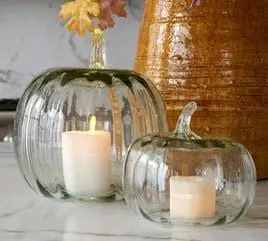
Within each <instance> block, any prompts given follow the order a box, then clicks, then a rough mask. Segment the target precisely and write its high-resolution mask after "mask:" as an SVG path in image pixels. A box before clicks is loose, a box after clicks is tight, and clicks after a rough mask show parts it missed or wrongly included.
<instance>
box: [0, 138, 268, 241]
mask: <svg viewBox="0 0 268 241" xmlns="http://www.w3.org/2000/svg"><path fill="white" fill-rule="evenodd" d="M267 190H268V182H260V183H258V186H257V197H256V200H255V203H254V205H253V207H252V209H251V210H250V212H249V214H248V216H247V217H245V218H244V219H243V220H242V221H240V222H238V223H235V224H232V225H229V226H221V227H209V228H202V227H181V228H177V229H170V228H164V227H161V226H158V225H155V224H152V223H150V222H147V221H145V220H142V219H139V218H137V217H136V216H135V215H134V214H132V213H131V212H130V211H129V209H128V208H127V207H126V205H125V203H124V202H118V203H111V204H93V203H91V204H73V203H61V202H56V201H53V200H48V199H45V198H42V197H40V196H39V195H37V194H35V193H34V192H32V191H31V190H30V189H29V188H28V186H27V185H26V184H25V181H24V180H23V178H22V177H21V175H20V173H19V171H18V168H17V165H16V161H15V156H14V153H13V147H12V145H11V144H8V143H1V144H0V193H1V198H0V240H1V241H16V240H20V241H106V240H111V241H120V240H122V241H146V240H148V241H150V240H155V241H158V240H159V241H161V240H163V241H226V240H228V241H266V240H268V192H267Z"/></svg>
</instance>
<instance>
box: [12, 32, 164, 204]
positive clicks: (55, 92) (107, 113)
mask: <svg viewBox="0 0 268 241" xmlns="http://www.w3.org/2000/svg"><path fill="white" fill-rule="evenodd" d="M93 44H94V48H93V51H92V56H91V64H90V68H89V69H70V68H68V69H49V70H47V71H45V72H44V73H42V74H41V75H40V76H38V77H37V78H35V79H34V80H33V81H32V83H31V84H30V85H29V87H28V88H27V89H26V91H25V93H24V94H23V96H22V98H21V99H20V102H19V104H18V108H17V113H16V118H15V131H14V132H15V133H14V145H15V152H16V156H17V160H18V164H19V168H20V171H21V172H22V174H23V176H24V178H25V180H26V181H27V183H28V184H29V185H30V187H31V188H32V189H33V190H34V191H36V192H41V193H42V194H43V195H44V196H46V197H50V198H57V199H67V200H77V199H79V200H84V201H89V200H100V201H105V200H114V199H115V198H117V197H118V198H120V194H121V190H122V168H123V161H122V160H123V158H124V157H125V155H126V152H127V151H126V150H127V148H128V147H129V145H130V144H131V142H132V141H133V140H134V139H135V138H137V137H139V136H142V135H144V134H146V133H148V132H155V133H162V132H165V131H166V130H167V121H166V115H165V109H164V105H163V102H162V99H161V97H160V94H159V93H158V91H157V89H156V88H155V86H154V85H153V84H152V83H151V81H150V80H148V79H147V78H145V77H142V76H140V75H138V74H137V73H135V72H133V71H129V70H115V69H108V68H107V63H106V53H105V43H104V37H103V33H102V32H101V31H96V32H95V33H94V37H93ZM116 194H119V196H116Z"/></svg>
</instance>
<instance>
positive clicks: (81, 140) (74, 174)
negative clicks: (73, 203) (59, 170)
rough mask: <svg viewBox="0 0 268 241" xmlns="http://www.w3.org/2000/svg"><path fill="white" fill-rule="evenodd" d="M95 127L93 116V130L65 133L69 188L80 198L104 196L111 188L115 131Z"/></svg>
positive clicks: (66, 168)
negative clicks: (112, 144) (112, 140)
mask: <svg viewBox="0 0 268 241" xmlns="http://www.w3.org/2000/svg"><path fill="white" fill-rule="evenodd" d="M95 127H96V117H95V116H92V117H91V119H90V131H67V132H63V133H62V158H63V174H64V181H65V188H66V191H67V192H68V193H69V194H71V195H74V196H76V197H97V196H101V195H103V194H105V193H107V192H109V190H110V187H111V176H112V174H111V134H110V132H107V131H96V130H95Z"/></svg>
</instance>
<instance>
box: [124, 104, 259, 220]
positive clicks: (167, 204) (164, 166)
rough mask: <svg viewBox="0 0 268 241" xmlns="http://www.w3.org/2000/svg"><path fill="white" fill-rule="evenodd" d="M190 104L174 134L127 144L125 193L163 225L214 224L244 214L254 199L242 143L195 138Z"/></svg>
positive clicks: (132, 205) (252, 177) (249, 161)
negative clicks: (128, 145) (192, 129)
mask: <svg viewBox="0 0 268 241" xmlns="http://www.w3.org/2000/svg"><path fill="white" fill-rule="evenodd" d="M195 109H196V104H195V103H190V104H189V105H188V106H187V107H186V108H185V109H184V110H183V113H182V115H181V117H180V118H179V121H178V125H177V129H176V131H175V132H174V133H172V134H170V135H168V136H163V135H146V136H144V137H141V138H139V139H137V140H136V141H135V142H134V143H133V144H132V145H131V148H130V149H129V153H128V155H127V158H126V160H125V165H124V184H123V186H124V193H125V199H126V201H127V203H128V205H129V206H130V208H131V209H132V210H133V211H134V212H135V213H137V214H138V215H140V216H142V217H144V218H146V219H148V220H150V221H153V222H157V223H161V224H164V225H181V224H191V225H196V224H199V225H214V224H215V225H216V224H225V223H231V222H233V221H235V220H237V219H238V218H240V217H242V216H243V215H245V214H246V213H247V211H248V209H249V207H250V205H251V204H252V202H253V199H254V195H255V185H256V171H255V166H254V162H253V160H252V158H251V156H250V154H249V152H248V151H247V150H246V149H245V147H243V146H242V145H240V144H238V143H236V142H233V141H229V140H222V139H209V140H208V139H200V138H199V137H198V136H197V135H196V134H194V133H193V132H191V130H190V127H189V124H190V119H191V115H192V113H193V112H194V110H195Z"/></svg>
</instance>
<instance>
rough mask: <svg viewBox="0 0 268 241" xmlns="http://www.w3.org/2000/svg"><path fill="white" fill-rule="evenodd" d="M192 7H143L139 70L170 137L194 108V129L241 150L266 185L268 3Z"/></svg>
mask: <svg viewBox="0 0 268 241" xmlns="http://www.w3.org/2000/svg"><path fill="white" fill-rule="evenodd" d="M190 4H191V1H190V0H147V1H145V10H144V11H145V12H144V17H143V22H142V25H141V30H140V37H139V43H138V49H137V55H136V61H135V70H136V71H137V72H139V73H142V74H144V75H146V76H148V77H149V78H150V79H151V80H153V81H154V83H155V84H156V86H157V87H158V89H159V90H160V91H161V93H162V95H163V98H164V101H165V103H166V108H167V114H168V120H169V127H170V130H173V129H174V127H175V124H176V120H177V117H178V114H179V111H180V110H181V109H182V107H183V106H184V105H185V104H186V103H187V102H189V101H191V100H194V101H196V102H197V103H198V105H199V111H198V112H197V114H195V115H194V117H193V121H192V129H193V130H194V131H195V132H196V133H197V134H200V135H201V136H216V137H227V138H232V139H235V140H237V141H239V142H241V143H242V144H244V145H245V146H246V147H247V148H248V149H249V150H250V152H251V154H252V155H253V158H254V159H255V162H256V165H257V172H258V177H259V178H265V177H268V1H266V0H258V1H256V0H236V1H230V0H229V1H228V0H217V1H215V0H206V1H203V2H202V4H201V5H200V6H197V7H195V9H193V11H192V13H191V14H189V9H188V7H189V6H190Z"/></svg>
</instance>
